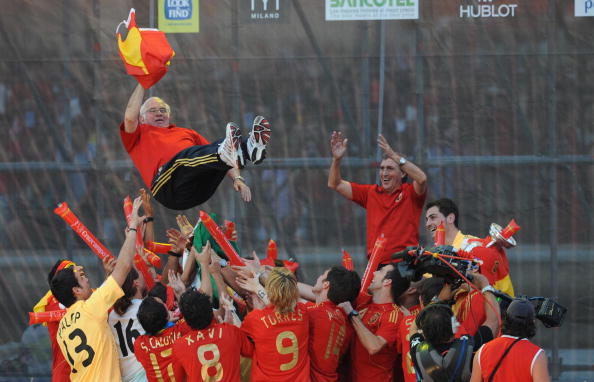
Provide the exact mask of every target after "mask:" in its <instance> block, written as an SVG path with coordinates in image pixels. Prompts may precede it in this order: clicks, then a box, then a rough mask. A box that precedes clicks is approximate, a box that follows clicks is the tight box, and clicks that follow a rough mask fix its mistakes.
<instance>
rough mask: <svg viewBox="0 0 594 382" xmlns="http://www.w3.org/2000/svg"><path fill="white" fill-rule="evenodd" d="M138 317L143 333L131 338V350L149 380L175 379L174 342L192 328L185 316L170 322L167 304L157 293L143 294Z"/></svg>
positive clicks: (168, 380)
mask: <svg viewBox="0 0 594 382" xmlns="http://www.w3.org/2000/svg"><path fill="white" fill-rule="evenodd" d="M138 320H139V321H140V324H141V325H142V327H143V329H144V330H145V332H146V334H144V335H142V336H140V337H138V338H137V339H136V342H134V354H135V355H136V358H137V359H138V362H140V363H141V364H142V366H143V367H144V370H145V371H146V377H147V379H148V380H149V382H163V381H166V382H175V376H174V373H173V362H172V361H173V358H172V357H171V355H172V354H173V343H174V342H175V341H176V340H177V339H179V338H181V337H182V336H184V335H186V334H187V333H188V332H189V331H190V330H191V329H190V327H189V326H188V324H187V323H186V321H185V320H184V319H181V320H179V321H177V323H175V324H173V323H172V322H169V312H168V310H167V307H166V306H165V304H164V303H163V301H161V300H160V299H159V298H158V297H151V296H149V297H146V298H145V299H144V300H143V301H142V303H141V304H140V307H139V308H138Z"/></svg>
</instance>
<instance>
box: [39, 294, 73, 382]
mask: <svg viewBox="0 0 594 382" xmlns="http://www.w3.org/2000/svg"><path fill="white" fill-rule="evenodd" d="M58 309H64V307H63V306H61V305H60V303H59V302H58V300H56V298H55V297H54V296H53V295H50V296H49V298H48V302H47V305H46V306H45V310H46V311H48V312H49V311H51V310H58ZM59 327H60V321H50V322H48V323H47V331H48V332H49V337H50V343H51V344H52V382H66V381H70V364H69V363H68V362H66V359H64V355H63V354H62V351H61V350H60V346H59V345H58V342H57V341H56V335H57V334H58V328H59Z"/></svg>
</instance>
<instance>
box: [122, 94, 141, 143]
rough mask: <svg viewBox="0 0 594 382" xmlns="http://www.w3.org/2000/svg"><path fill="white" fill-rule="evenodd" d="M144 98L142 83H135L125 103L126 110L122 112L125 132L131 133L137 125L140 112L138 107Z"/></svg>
mask: <svg viewBox="0 0 594 382" xmlns="http://www.w3.org/2000/svg"><path fill="white" fill-rule="evenodd" d="M143 99H144V88H143V87H142V85H140V84H138V85H136V88H135V89H134V91H133V92H132V95H131V96H130V99H129V100H128V105H126V112H125V113H124V130H126V133H133V132H135V131H136V128H137V127H138V116H139V114H140V107H141V106H142V100H143Z"/></svg>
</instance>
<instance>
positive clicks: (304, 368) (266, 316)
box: [241, 304, 310, 382]
mask: <svg viewBox="0 0 594 382" xmlns="http://www.w3.org/2000/svg"><path fill="white" fill-rule="evenodd" d="M241 329H242V330H243V331H244V332H245V333H246V334H247V335H248V336H249V337H250V338H251V339H252V341H253V342H254V355H253V359H252V382H258V381H266V382H267V381H275V382H281V381H287V382H306V381H309V380H310V377H309V374H310V371H309V369H310V368H309V354H308V336H309V317H308V315H307V312H306V308H305V306H304V305H303V304H297V306H296V307H295V311H294V312H292V313H288V314H280V313H278V312H276V311H275V309H274V307H273V306H268V307H266V308H265V309H262V310H253V311H251V312H250V313H249V314H248V315H247V316H246V317H245V319H244V321H243V324H242V325H241Z"/></svg>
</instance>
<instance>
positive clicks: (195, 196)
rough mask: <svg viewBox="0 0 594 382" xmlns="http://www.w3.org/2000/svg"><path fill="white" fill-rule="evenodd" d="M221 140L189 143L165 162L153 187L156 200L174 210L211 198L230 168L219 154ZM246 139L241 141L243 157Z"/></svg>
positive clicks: (183, 208)
mask: <svg viewBox="0 0 594 382" xmlns="http://www.w3.org/2000/svg"><path fill="white" fill-rule="evenodd" d="M222 141H223V140H222V139H221V140H218V141H216V142H213V143H211V144H208V145H203V146H190V147H188V148H187V149H183V150H182V151H180V152H179V153H177V154H176V155H175V156H174V157H173V158H171V160H170V161H169V162H167V163H165V165H163V166H162V167H161V169H160V170H159V172H157V174H156V175H155V177H154V179H153V184H152V186H151V192H152V194H153V197H154V198H155V200H157V201H158V202H159V203H161V204H162V205H164V206H165V207H167V208H169V209H172V210H187V209H189V208H193V207H196V206H198V205H200V204H202V203H204V202H206V201H207V200H208V199H210V197H211V196H212V195H213V194H214V193H215V191H216V190H217V187H219V184H220V183H221V182H222V180H223V179H224V178H225V175H226V174H227V171H229V169H230V168H231V167H229V166H228V165H227V164H226V163H225V162H223V161H222V160H221V159H220V158H219V155H218V154H217V150H218V148H219V144H220V143H221V142H222ZM246 142H247V140H244V141H243V142H242V143H241V146H242V149H243V153H244V157H246V156H247V155H246V153H247V145H246Z"/></svg>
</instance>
